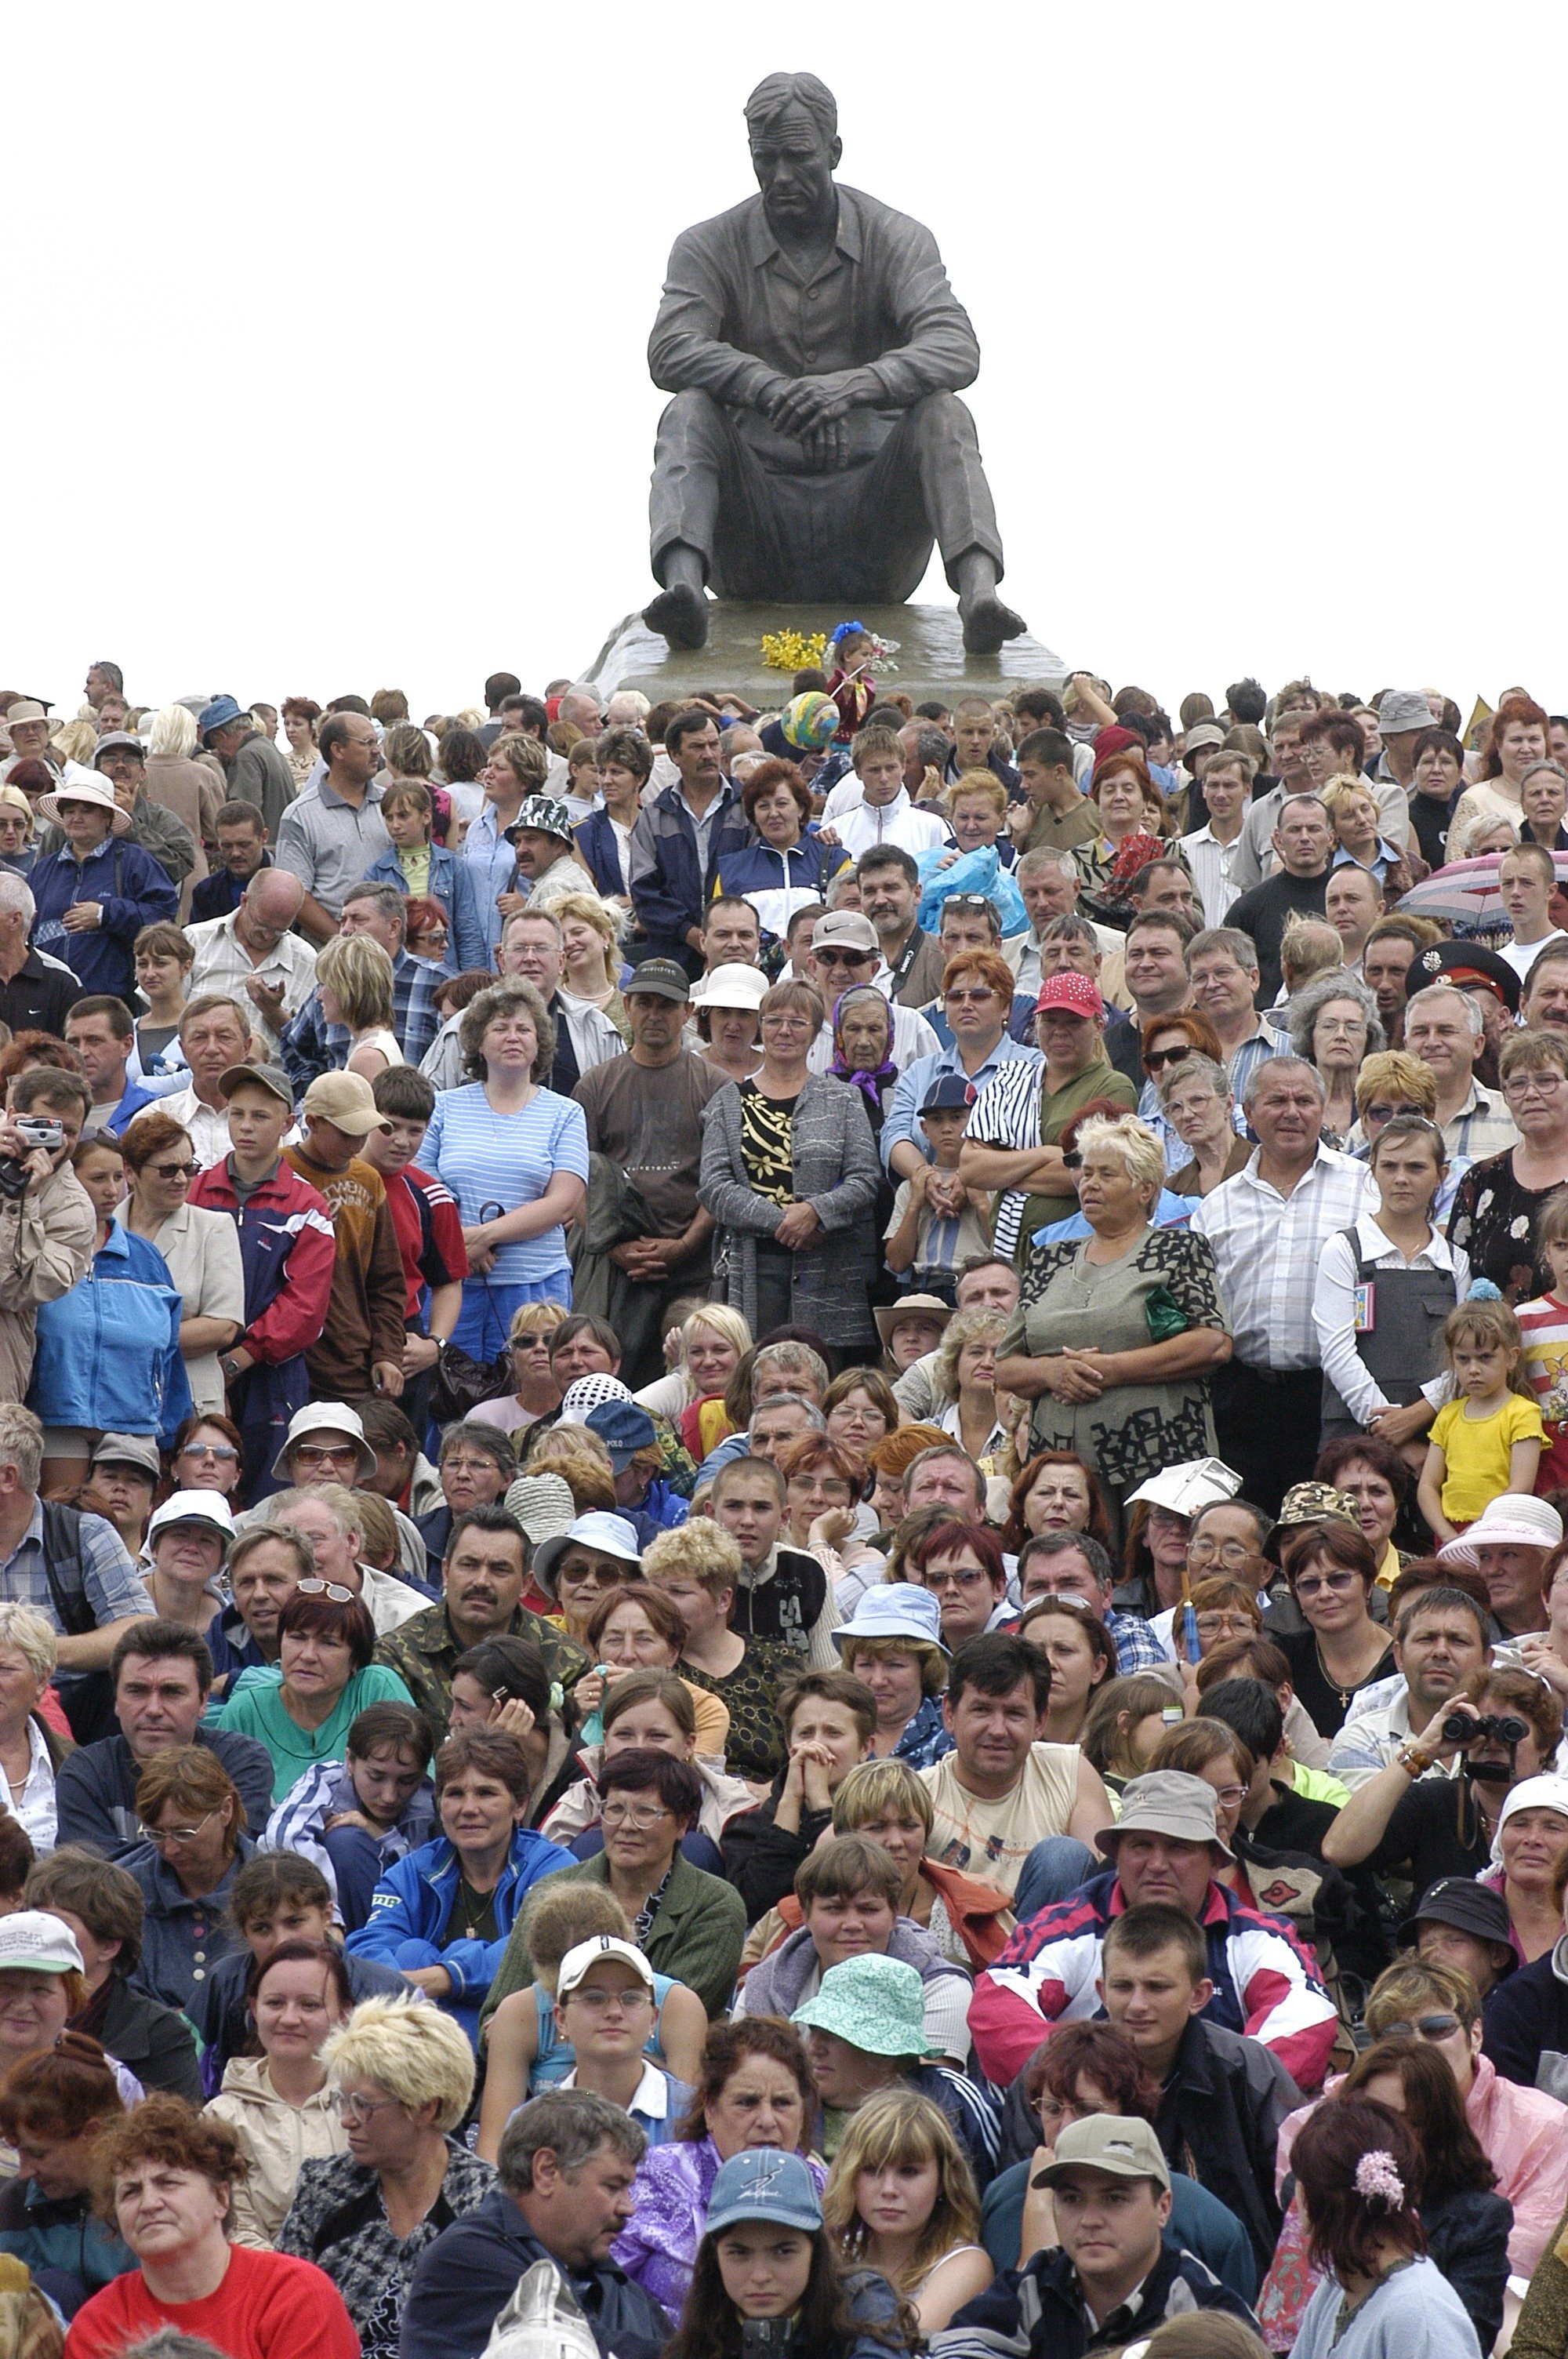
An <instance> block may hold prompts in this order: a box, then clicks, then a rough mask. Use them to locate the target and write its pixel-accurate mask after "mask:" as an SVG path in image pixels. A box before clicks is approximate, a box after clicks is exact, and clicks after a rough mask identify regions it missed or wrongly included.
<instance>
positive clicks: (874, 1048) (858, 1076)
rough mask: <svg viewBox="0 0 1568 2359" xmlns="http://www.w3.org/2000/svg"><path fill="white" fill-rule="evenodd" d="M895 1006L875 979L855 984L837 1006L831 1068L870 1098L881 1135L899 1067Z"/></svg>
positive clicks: (870, 1115) (870, 1113)
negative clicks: (894, 1050) (894, 1049)
mask: <svg viewBox="0 0 1568 2359" xmlns="http://www.w3.org/2000/svg"><path fill="white" fill-rule="evenodd" d="M892 1037H893V1036H892V1007H891V1006H890V1005H889V1003H888V1001H887V1000H886V999H884V998H883V996H882V995H881V992H880V991H879V990H878V989H877V987H876V985H875V984H874V983H856V984H850V986H849V990H848V991H845V992H841V993H840V994H839V996H838V1004H837V1006H835V1007H834V1010H833V1059H832V1062H831V1063H830V1064H829V1066H828V1068H827V1070H828V1071H829V1073H831V1075H832V1076H833V1079H834V1080H835V1081H836V1082H849V1084H850V1086H851V1088H853V1089H857V1090H859V1091H860V1093H861V1095H862V1096H863V1098H864V1099H865V1101H866V1116H867V1119H868V1121H869V1122H870V1124H871V1136H873V1137H874V1138H880V1137H881V1128H882V1117H883V1115H884V1114H886V1112H887V1109H888V1106H889V1104H890V1103H891V1101H892V1089H893V1083H894V1082H896V1081H897V1079H898V1067H897V1065H896V1063H895V1062H894V1060H893V1053H892Z"/></svg>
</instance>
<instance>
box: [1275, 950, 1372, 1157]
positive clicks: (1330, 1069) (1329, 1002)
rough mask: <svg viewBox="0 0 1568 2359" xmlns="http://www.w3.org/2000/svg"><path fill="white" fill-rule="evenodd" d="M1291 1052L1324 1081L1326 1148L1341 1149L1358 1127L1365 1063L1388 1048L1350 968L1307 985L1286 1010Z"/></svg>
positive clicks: (1362, 986) (1332, 971)
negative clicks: (1359, 1085)
mask: <svg viewBox="0 0 1568 2359" xmlns="http://www.w3.org/2000/svg"><path fill="white" fill-rule="evenodd" d="M1285 1021H1286V1023H1287V1024H1288V1026H1289V1027H1290V1034H1291V1047H1292V1049H1293V1050H1294V1052H1295V1054H1296V1055H1297V1056H1298V1057H1300V1058H1302V1059H1303V1060H1304V1061H1305V1062H1306V1063H1307V1064H1309V1065H1315V1066H1316V1068H1317V1070H1318V1071H1319V1072H1320V1073H1321V1074H1322V1076H1323V1086H1324V1091H1325V1098H1324V1107H1323V1143H1324V1145H1325V1147H1343V1146H1344V1144H1345V1141H1346V1138H1347V1137H1348V1136H1349V1135H1350V1132H1351V1131H1352V1129H1353V1128H1354V1127H1355V1123H1356V1078H1357V1074H1358V1073H1359V1072H1360V1071H1361V1063H1362V1060H1363V1059H1364V1058H1365V1057H1368V1056H1369V1055H1371V1054H1373V1053H1374V1052H1375V1051H1377V1050H1379V1049H1383V1048H1384V1047H1386V1046H1387V1041H1386V1038H1385V1035H1384V1032H1383V1027H1382V1025H1381V1023H1380V1022H1379V1016H1378V1003H1377V1000H1376V999H1375V998H1374V997H1373V995H1372V994H1371V992H1369V991H1368V988H1367V985H1366V984H1364V983H1363V982H1362V981H1361V980H1360V978H1359V976H1357V975H1354V974H1352V973H1350V971H1349V969H1348V968H1347V967H1334V968H1331V969H1330V971H1329V972H1328V973H1326V974H1319V975H1314V977H1313V979H1312V981H1311V982H1310V983H1309V984H1303V988H1302V989H1301V990H1300V991H1298V992H1297V993H1296V995H1295V996H1294V998H1293V999H1292V1001H1291V1003H1290V1006H1288V1007H1287V1008H1286V1010H1285Z"/></svg>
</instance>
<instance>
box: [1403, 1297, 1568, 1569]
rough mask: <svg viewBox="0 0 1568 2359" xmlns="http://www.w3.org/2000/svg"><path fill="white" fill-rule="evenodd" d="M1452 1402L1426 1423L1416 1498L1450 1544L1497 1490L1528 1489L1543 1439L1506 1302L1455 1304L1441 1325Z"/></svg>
mask: <svg viewBox="0 0 1568 2359" xmlns="http://www.w3.org/2000/svg"><path fill="white" fill-rule="evenodd" d="M1443 1341H1444V1347H1445V1349H1446V1351H1447V1354H1448V1366H1449V1372H1450V1374H1451V1375H1452V1376H1453V1378H1454V1394H1455V1397H1454V1399H1453V1400H1451V1401H1450V1402H1449V1404H1448V1406H1447V1408H1442V1409H1439V1411H1438V1413H1437V1416H1436V1417H1435V1419H1433V1427H1432V1433H1431V1437H1430V1440H1429V1441H1428V1444H1427V1452H1426V1463H1425V1465H1424V1466H1423V1467H1422V1471H1421V1482H1420V1484H1419V1486H1418V1490H1417V1497H1418V1498H1419V1500H1420V1503H1421V1511H1422V1515H1423V1516H1424V1517H1426V1520H1427V1522H1428V1524H1430V1526H1431V1527H1432V1529H1433V1532H1434V1533H1435V1534H1436V1536H1437V1538H1438V1539H1439V1540H1451V1539H1456V1538H1458V1536H1459V1534H1460V1533H1461V1532H1462V1531H1463V1530H1464V1529H1465V1526H1466V1525H1468V1524H1473V1523H1474V1522H1475V1520H1476V1517H1477V1516H1478V1515H1479V1514H1480V1513H1481V1511H1482V1509H1483V1508H1484V1507H1485V1506H1487V1502H1488V1501H1489V1500H1492V1499H1496V1498H1498V1497H1499V1496H1500V1495H1502V1493H1503V1492H1505V1491H1525V1492H1529V1491H1533V1489H1534V1488H1535V1476H1536V1469H1537V1467H1538V1466H1539V1464H1540V1462H1541V1450H1542V1447H1543V1446H1544V1443H1545V1440H1546V1434H1545V1429H1544V1427H1543V1426H1542V1424H1541V1411H1540V1409H1539V1408H1537V1407H1536V1401H1535V1394H1534V1391H1533V1389H1532V1387H1531V1385H1530V1378H1529V1377H1528V1376H1527V1375H1525V1373H1524V1368H1523V1359H1524V1342H1523V1338H1522V1336H1521V1335H1520V1333H1519V1321H1518V1320H1517V1319H1516V1318H1515V1317H1514V1314H1513V1312H1512V1311H1511V1310H1509V1306H1508V1304H1507V1303H1506V1302H1476V1301H1471V1302H1462V1303H1461V1304H1460V1305H1459V1307H1458V1309H1457V1310H1451V1311H1450V1312H1449V1314H1448V1317H1447V1319H1446V1320H1445V1321H1444V1328H1443Z"/></svg>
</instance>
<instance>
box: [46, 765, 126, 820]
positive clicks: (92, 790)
mask: <svg viewBox="0 0 1568 2359" xmlns="http://www.w3.org/2000/svg"><path fill="white" fill-rule="evenodd" d="M62 802H67V803H92V805H93V806H94V807H95V808H96V809H97V810H106V811H107V812H108V813H109V814H110V819H111V825H110V829H109V832H110V834H111V835H126V834H128V833H129V832H130V826H131V814H130V812H129V811H123V810H121V809H120V806H119V804H118V803H117V802H116V801H115V800H114V788H113V787H112V786H111V785H110V784H109V781H108V779H107V778H101V777H99V775H98V773H97V771H96V770H86V769H83V767H82V766H81V763H80V762H68V763H67V764H66V766H65V767H64V769H63V770H62V771H61V772H60V779H59V786H58V787H57V788H55V790H54V792H53V794H52V795H40V796H39V797H38V810H39V811H40V812H41V813H42V815H43V817H44V818H45V819H48V820H52V821H54V823H55V825H56V826H57V827H58V826H59V824H60V816H59V807H60V804H61V803H62Z"/></svg>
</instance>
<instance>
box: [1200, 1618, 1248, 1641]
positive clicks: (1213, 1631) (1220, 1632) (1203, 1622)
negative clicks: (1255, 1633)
mask: <svg viewBox="0 0 1568 2359" xmlns="http://www.w3.org/2000/svg"><path fill="white" fill-rule="evenodd" d="M1197 1627H1198V1636H1199V1637H1200V1638H1223V1637H1226V1636H1228V1635H1229V1633H1230V1632H1231V1631H1233V1630H1256V1628H1257V1627H1258V1624H1257V1621H1256V1619H1255V1618H1254V1616H1253V1615H1252V1614H1199V1615H1198V1617H1197Z"/></svg>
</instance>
